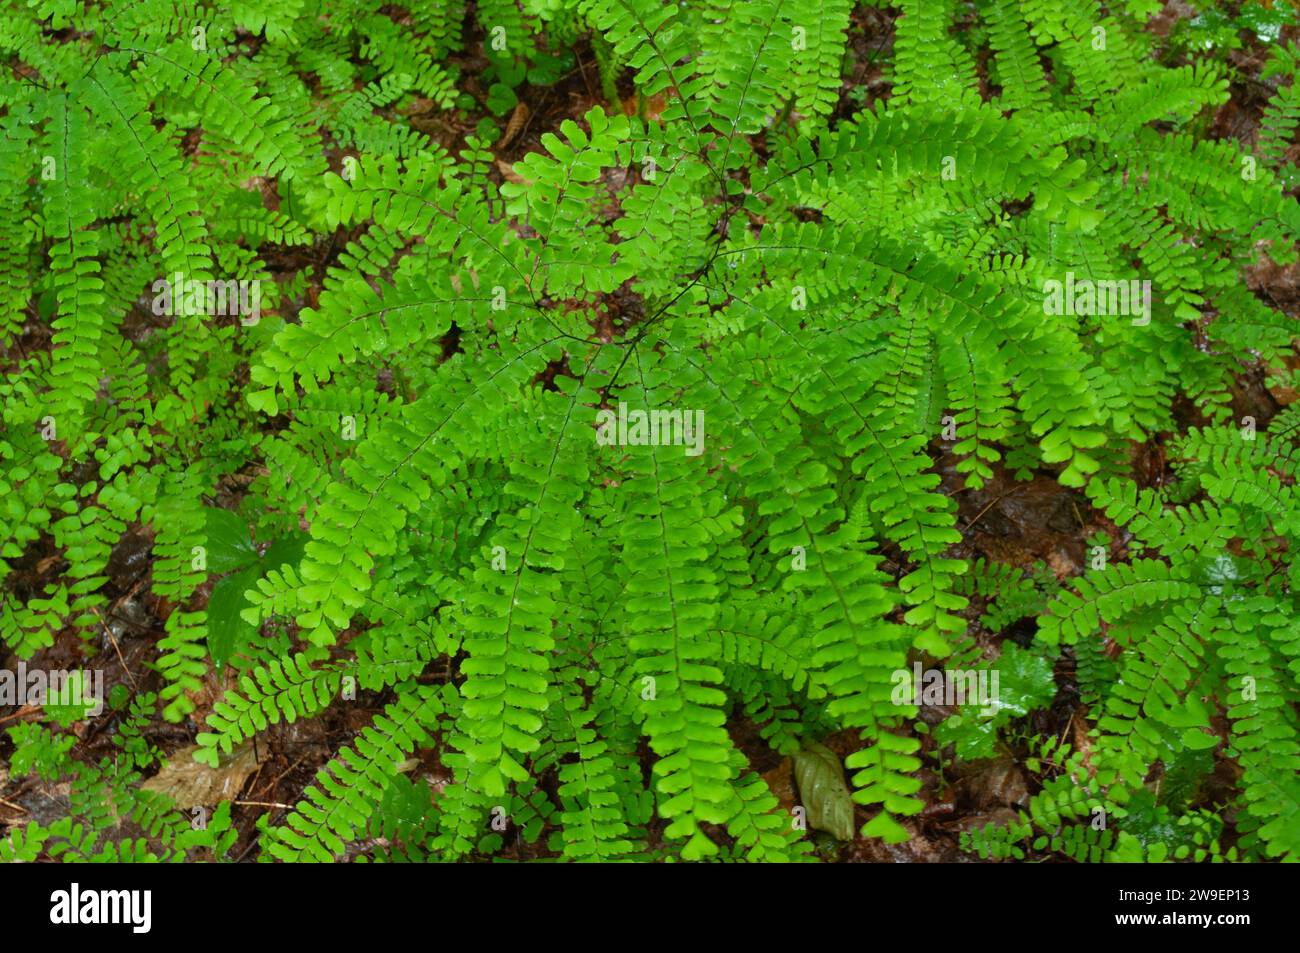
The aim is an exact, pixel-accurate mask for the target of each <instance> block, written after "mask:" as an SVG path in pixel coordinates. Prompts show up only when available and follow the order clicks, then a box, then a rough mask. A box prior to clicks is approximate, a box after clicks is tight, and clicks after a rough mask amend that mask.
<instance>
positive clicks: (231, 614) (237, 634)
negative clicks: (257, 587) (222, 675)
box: [208, 564, 262, 669]
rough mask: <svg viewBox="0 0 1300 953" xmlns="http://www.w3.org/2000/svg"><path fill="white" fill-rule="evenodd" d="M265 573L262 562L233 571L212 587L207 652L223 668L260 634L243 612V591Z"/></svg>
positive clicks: (209, 604)
mask: <svg viewBox="0 0 1300 953" xmlns="http://www.w3.org/2000/svg"><path fill="white" fill-rule="evenodd" d="M261 575H262V567H261V565H260V564H259V565H256V566H250V567H248V568H247V569H245V570H243V571H242V572H237V573H232V574H231V575H229V576H227V577H226V578H225V579H222V580H220V581H219V582H218V583H217V584H216V585H215V586H213V587H212V596H211V597H210V598H209V599H208V654H209V655H210V656H212V664H214V665H215V666H216V667H217V668H218V669H220V668H221V667H222V666H223V665H225V664H226V662H227V661H228V660H229V659H230V657H231V656H232V655H233V654H234V653H235V652H236V651H237V650H238V649H239V648H240V647H241V646H243V645H245V644H247V642H248V641H249V640H250V639H252V638H253V636H254V635H256V634H257V629H256V628H255V627H253V626H252V625H250V624H249V623H248V622H247V621H245V620H244V619H243V618H242V617H241V616H240V610H241V609H243V608H244V605H245V600H244V591H245V590H247V589H251V588H252V587H253V585H254V583H256V582H257V580H258V579H259V578H260V577H261Z"/></svg>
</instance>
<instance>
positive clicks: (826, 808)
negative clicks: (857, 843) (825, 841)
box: [794, 742, 853, 840]
mask: <svg viewBox="0 0 1300 953" xmlns="http://www.w3.org/2000/svg"><path fill="white" fill-rule="evenodd" d="M794 776H795V781H796V782H797V783H798V785H799V797H800V798H801V799H802V801H803V806H804V808H805V809H806V810H807V811H808V824H809V826H810V827H812V828H814V829H815V830H819V831H826V832H827V833H828V834H833V835H835V836H836V837H837V838H839V839H840V840H853V798H852V796H851V795H850V794H849V786H848V784H847V783H846V782H845V780H844V765H842V764H841V763H840V759H839V758H837V757H836V756H835V753H834V752H833V751H831V750H830V749H829V748H827V747H826V746H825V745H822V744H817V743H816V742H814V743H812V744H809V745H807V746H806V747H805V748H804V749H803V750H802V751H798V752H796V753H795V756H794Z"/></svg>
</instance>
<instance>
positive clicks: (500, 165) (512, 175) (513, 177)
mask: <svg viewBox="0 0 1300 953" xmlns="http://www.w3.org/2000/svg"><path fill="white" fill-rule="evenodd" d="M497 170H498V171H499V172H500V173H501V176H502V178H504V179H505V180H506V181H507V182H513V183H514V184H515V185H528V184H529V181H528V179H525V178H524V177H523V176H522V175H520V174H519V173H518V172H516V171H515V167H514V166H513V165H511V164H510V163H509V162H507V161H506V160H505V159H497Z"/></svg>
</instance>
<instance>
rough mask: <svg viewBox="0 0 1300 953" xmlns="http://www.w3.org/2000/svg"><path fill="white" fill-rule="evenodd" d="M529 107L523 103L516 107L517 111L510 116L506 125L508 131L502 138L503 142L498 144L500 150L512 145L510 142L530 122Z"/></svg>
mask: <svg viewBox="0 0 1300 953" xmlns="http://www.w3.org/2000/svg"><path fill="white" fill-rule="evenodd" d="M528 115H529V111H528V107H527V106H525V105H524V104H523V103H519V105H517V106H515V111H514V112H512V113H511V114H510V121H509V122H507V123H506V131H505V132H504V133H503V134H502V136H501V141H500V142H498V143H497V148H498V149H504V148H505V147H506V146H507V145H509V144H510V140H511V139H513V138H514V137H515V136H517V135H519V132H520V130H522V129H523V128H524V123H526V122H527V121H528Z"/></svg>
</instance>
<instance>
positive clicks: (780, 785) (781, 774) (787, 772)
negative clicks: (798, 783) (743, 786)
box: [763, 758, 799, 814]
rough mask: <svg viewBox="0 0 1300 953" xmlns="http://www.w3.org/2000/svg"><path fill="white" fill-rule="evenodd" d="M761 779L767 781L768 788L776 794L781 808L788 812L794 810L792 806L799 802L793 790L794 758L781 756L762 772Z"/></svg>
mask: <svg viewBox="0 0 1300 953" xmlns="http://www.w3.org/2000/svg"><path fill="white" fill-rule="evenodd" d="M763 780H764V781H766V782H767V787H768V789H769V790H770V791H771V792H772V793H773V794H774V795H776V799H777V800H778V801H780V802H781V810H782V811H784V812H785V813H786V814H789V813H790V812H791V811H793V810H794V806H795V805H796V804H798V803H799V799H798V795H796V794H795V791H794V760H793V759H791V758H783V759H782V760H781V763H780V764H778V765H777V766H776V767H775V768H773V769H772V770H771V771H765V772H763Z"/></svg>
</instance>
